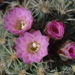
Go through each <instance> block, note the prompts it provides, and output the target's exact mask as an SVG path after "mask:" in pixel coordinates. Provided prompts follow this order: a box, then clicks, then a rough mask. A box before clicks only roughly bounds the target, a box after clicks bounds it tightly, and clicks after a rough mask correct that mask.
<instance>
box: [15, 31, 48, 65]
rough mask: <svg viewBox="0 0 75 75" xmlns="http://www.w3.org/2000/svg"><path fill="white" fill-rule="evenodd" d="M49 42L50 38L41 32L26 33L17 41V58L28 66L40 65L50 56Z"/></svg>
mask: <svg viewBox="0 0 75 75" xmlns="http://www.w3.org/2000/svg"><path fill="white" fill-rule="evenodd" d="M48 42H49V38H48V37H47V36H44V35H42V34H41V32H40V31H39V30H38V31H35V32H32V33H28V32H26V33H24V34H22V35H21V36H20V37H19V38H17V39H16V45H15V49H16V53H17V56H18V57H19V58H22V59H23V61H24V62H25V63H27V64H31V63H32V62H36V63H38V62H40V61H41V59H42V58H43V57H44V56H46V55H48V50H47V47H48V45H49V43H48Z"/></svg>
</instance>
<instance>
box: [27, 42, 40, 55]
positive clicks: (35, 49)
mask: <svg viewBox="0 0 75 75" xmlns="http://www.w3.org/2000/svg"><path fill="white" fill-rule="evenodd" d="M39 50H40V44H39V43H37V42H36V41H34V42H31V43H29V45H28V51H29V52H30V53H32V54H35V53H37V52H38V51H39Z"/></svg>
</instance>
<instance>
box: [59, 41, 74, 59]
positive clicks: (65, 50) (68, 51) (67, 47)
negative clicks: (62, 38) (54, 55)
mask: <svg viewBox="0 0 75 75" xmlns="http://www.w3.org/2000/svg"><path fill="white" fill-rule="evenodd" d="M59 54H63V55H65V56H66V57H67V58H69V59H75V43H74V42H71V41H70V42H66V43H65V44H64V45H63V47H62V48H60V50H59Z"/></svg>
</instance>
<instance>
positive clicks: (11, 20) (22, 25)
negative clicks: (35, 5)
mask: <svg viewBox="0 0 75 75" xmlns="http://www.w3.org/2000/svg"><path fill="white" fill-rule="evenodd" d="M4 21H5V25H4V28H5V29H7V30H8V31H9V32H11V33H14V34H16V35H20V34H21V33H23V32H25V31H27V30H28V29H30V28H31V26H32V22H33V17H32V15H31V11H30V10H27V9H25V8H24V7H14V9H12V10H9V11H8V14H7V15H6V16H5V17H4Z"/></svg>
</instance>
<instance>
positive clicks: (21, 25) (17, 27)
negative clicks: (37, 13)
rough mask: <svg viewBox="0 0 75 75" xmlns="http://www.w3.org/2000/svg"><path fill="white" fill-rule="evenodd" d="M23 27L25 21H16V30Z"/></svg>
mask: <svg viewBox="0 0 75 75" xmlns="http://www.w3.org/2000/svg"><path fill="white" fill-rule="evenodd" d="M25 27H26V22H25V21H20V22H18V23H17V25H16V27H15V28H16V29H17V30H23V29H24V28H25Z"/></svg>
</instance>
